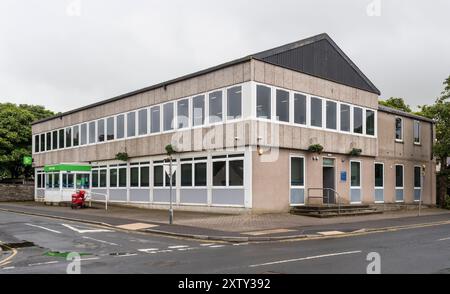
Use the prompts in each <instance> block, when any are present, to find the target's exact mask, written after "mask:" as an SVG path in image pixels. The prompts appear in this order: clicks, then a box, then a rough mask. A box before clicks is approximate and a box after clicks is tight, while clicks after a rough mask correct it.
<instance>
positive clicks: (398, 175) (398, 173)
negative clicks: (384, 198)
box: [395, 165, 403, 188]
mask: <svg viewBox="0 0 450 294" xmlns="http://www.w3.org/2000/svg"><path fill="white" fill-rule="evenodd" d="M395 187H396V188H403V165H396V166H395Z"/></svg>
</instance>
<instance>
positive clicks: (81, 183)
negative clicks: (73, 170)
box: [76, 174, 91, 189]
mask: <svg viewBox="0 0 450 294" xmlns="http://www.w3.org/2000/svg"><path fill="white" fill-rule="evenodd" d="M90 176H91V175H88V174H77V175H76V179H77V185H76V188H77V189H89V186H90V181H89V178H90Z"/></svg>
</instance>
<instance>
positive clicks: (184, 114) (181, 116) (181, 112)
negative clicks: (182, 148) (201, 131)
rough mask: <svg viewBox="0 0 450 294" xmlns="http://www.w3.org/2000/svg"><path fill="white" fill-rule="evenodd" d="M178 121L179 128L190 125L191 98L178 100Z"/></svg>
mask: <svg viewBox="0 0 450 294" xmlns="http://www.w3.org/2000/svg"><path fill="white" fill-rule="evenodd" d="M177 123H178V128H179V129H185V128H187V127H189V99H183V100H180V101H178V102H177Z"/></svg>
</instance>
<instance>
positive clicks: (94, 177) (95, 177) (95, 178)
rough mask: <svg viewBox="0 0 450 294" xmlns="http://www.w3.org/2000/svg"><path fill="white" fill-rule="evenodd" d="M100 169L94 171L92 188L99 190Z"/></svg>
mask: <svg viewBox="0 0 450 294" xmlns="http://www.w3.org/2000/svg"><path fill="white" fill-rule="evenodd" d="M98 184H99V182H98V169H92V188H98Z"/></svg>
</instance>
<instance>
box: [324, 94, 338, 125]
mask: <svg viewBox="0 0 450 294" xmlns="http://www.w3.org/2000/svg"><path fill="white" fill-rule="evenodd" d="M326 104H327V107H326V110H327V115H326V118H327V129H331V130H336V129H337V103H336V102H332V101H327V103H326Z"/></svg>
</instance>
